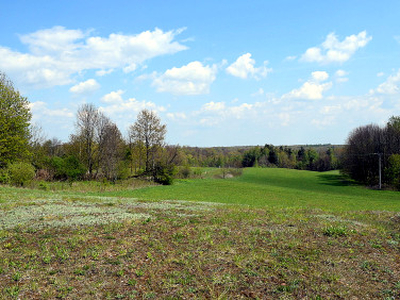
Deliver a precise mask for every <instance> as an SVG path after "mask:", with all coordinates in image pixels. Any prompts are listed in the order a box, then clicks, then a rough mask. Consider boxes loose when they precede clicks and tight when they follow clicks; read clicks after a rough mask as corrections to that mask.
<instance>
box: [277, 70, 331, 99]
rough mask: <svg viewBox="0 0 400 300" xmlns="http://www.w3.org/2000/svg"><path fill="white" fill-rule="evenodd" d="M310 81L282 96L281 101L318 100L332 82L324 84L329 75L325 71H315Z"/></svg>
mask: <svg viewBox="0 0 400 300" xmlns="http://www.w3.org/2000/svg"><path fill="white" fill-rule="evenodd" d="M311 77H312V79H311V80H308V81H306V82H305V83H304V84H303V85H302V86H301V87H300V88H298V89H294V90H292V91H291V92H289V93H287V94H285V95H283V96H282V99H304V100H320V99H322V98H323V93H324V92H326V91H327V90H329V89H330V88H331V87H332V82H325V83H324V81H326V80H327V79H328V78H329V74H328V73H326V72H325V71H316V72H312V73H311Z"/></svg>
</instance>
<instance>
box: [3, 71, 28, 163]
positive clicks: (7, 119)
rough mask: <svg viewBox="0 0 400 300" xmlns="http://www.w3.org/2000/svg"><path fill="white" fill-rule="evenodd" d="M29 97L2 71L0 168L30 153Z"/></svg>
mask: <svg viewBox="0 0 400 300" xmlns="http://www.w3.org/2000/svg"><path fill="white" fill-rule="evenodd" d="M28 104H29V102H28V100H27V98H25V97H22V96H21V95H20V93H19V92H18V91H17V90H16V89H15V87H14V85H13V83H12V82H11V81H10V80H9V79H8V78H7V76H6V75H5V74H4V73H1V72H0V168H1V167H4V166H5V165H7V164H8V163H10V162H13V161H15V160H16V159H18V158H23V157H26V156H28V155H29V150H28V149H29V148H28V144H29V137H30V131H29V122H30V120H31V117H32V115H31V113H30V109H29V106H28Z"/></svg>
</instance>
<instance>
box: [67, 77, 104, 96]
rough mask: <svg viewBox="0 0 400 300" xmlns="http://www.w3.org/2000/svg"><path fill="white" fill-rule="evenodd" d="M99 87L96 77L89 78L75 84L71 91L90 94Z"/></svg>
mask: <svg viewBox="0 0 400 300" xmlns="http://www.w3.org/2000/svg"><path fill="white" fill-rule="evenodd" d="M99 88H100V84H99V83H98V82H97V81H96V80H95V79H89V80H86V81H83V82H80V83H78V84H77V85H74V86H73V87H71V88H70V89H69V91H70V92H71V93H74V94H90V93H92V92H94V91H97V90H98V89H99Z"/></svg>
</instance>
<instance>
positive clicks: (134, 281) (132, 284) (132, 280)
mask: <svg viewBox="0 0 400 300" xmlns="http://www.w3.org/2000/svg"><path fill="white" fill-rule="evenodd" d="M136 283H137V281H136V280H135V279H133V278H130V279H128V285H130V286H134V285H136Z"/></svg>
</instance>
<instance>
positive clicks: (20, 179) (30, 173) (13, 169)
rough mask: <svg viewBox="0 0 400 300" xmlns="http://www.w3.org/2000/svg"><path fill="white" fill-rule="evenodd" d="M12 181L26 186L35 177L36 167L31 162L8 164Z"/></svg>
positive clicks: (17, 184) (14, 183)
mask: <svg viewBox="0 0 400 300" xmlns="http://www.w3.org/2000/svg"><path fill="white" fill-rule="evenodd" d="M7 170H8V174H9V176H10V183H11V184H13V185H16V186H24V185H26V184H27V183H28V182H30V181H32V180H33V179H34V178H35V168H34V167H33V166H32V165H31V164H30V163H25V162H15V163H12V164H11V165H9V166H8V168H7Z"/></svg>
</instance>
